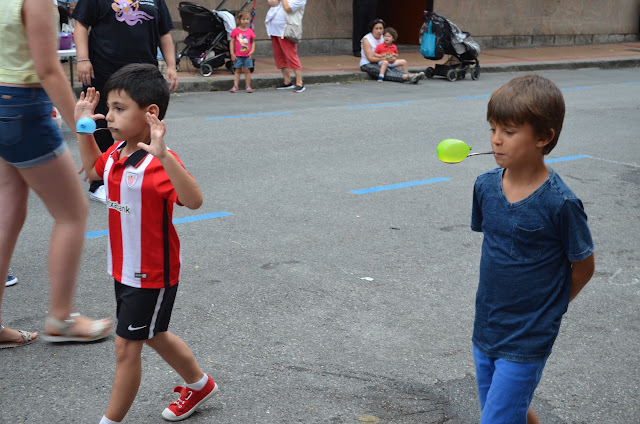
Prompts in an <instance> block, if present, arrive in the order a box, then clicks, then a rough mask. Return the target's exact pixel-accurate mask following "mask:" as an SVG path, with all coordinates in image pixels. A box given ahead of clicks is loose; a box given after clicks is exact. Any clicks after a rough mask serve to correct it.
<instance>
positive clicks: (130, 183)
mask: <svg viewBox="0 0 640 424" xmlns="http://www.w3.org/2000/svg"><path fill="white" fill-rule="evenodd" d="M136 181H138V174H134V173H133V172H127V187H129V188H131V187H133V185H134V184H135V183H136Z"/></svg>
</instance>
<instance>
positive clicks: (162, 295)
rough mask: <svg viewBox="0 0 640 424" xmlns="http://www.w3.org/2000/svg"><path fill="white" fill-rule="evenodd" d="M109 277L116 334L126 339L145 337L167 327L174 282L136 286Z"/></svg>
mask: <svg viewBox="0 0 640 424" xmlns="http://www.w3.org/2000/svg"><path fill="white" fill-rule="evenodd" d="M113 281H114V287H115V291H116V305H117V310H116V314H117V317H118V325H117V327H116V334H117V335H118V336H120V337H122V338H123V339H127V340H148V339H150V338H152V337H153V336H155V335H156V334H158V333H162V332H164V331H167V330H168V329H169V321H170V320H171V311H172V310H173V302H174V301H175V300H176V293H177V292H178V284H176V285H174V286H172V287H169V288H164V289H139V288H137V287H130V286H127V285H126V284H122V283H120V282H119V281H117V280H115V279H114V280H113Z"/></svg>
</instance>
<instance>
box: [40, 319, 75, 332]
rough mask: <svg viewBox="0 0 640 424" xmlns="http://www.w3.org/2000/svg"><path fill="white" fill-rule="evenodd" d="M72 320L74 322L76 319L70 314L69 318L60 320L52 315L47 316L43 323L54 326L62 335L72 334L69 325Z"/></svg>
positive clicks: (71, 323)
mask: <svg viewBox="0 0 640 424" xmlns="http://www.w3.org/2000/svg"><path fill="white" fill-rule="evenodd" d="M74 322H76V320H75V319H74V318H72V317H71V315H69V318H67V319H64V320H60V319H58V318H54V317H52V316H48V317H47V319H46V320H45V323H46V324H47V325H50V326H52V327H55V329H56V330H58V331H59V332H60V333H61V334H62V335H63V336H69V335H71V334H72V333H71V326H72V325H73V323H74Z"/></svg>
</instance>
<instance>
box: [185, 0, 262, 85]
mask: <svg viewBox="0 0 640 424" xmlns="http://www.w3.org/2000/svg"><path fill="white" fill-rule="evenodd" d="M226 1H227V0H223V1H222V3H220V4H219V5H218V7H216V9H215V10H216V11H221V9H220V8H221V7H222V5H223V4H224V3H226ZM250 2H251V0H248V1H247V2H246V3H245V4H244V5H243V6H242V8H240V10H242V9H244V8H245V7H246V6H247V5H248V4H249V3H250ZM178 12H179V13H180V18H181V19H182V29H183V30H184V31H186V32H187V33H188V35H187V38H185V40H184V44H185V47H184V49H182V51H181V52H180V53H178V55H177V56H176V69H177V70H180V59H182V57H183V56H185V55H186V56H187V57H188V58H189V59H190V60H191V64H192V65H193V66H194V67H195V68H196V69H200V74H202V76H205V77H208V76H209V75H211V73H212V72H213V71H214V70H215V69H217V68H220V67H222V66H225V67H226V68H227V69H229V70H232V69H231V67H232V66H233V62H231V60H229V59H230V57H231V55H230V54H229V40H228V34H229V33H227V30H226V29H225V23H224V21H223V19H222V18H221V17H220V16H219V15H218V14H216V13H215V12H214V11H212V10H209V9H207V8H206V7H204V6H201V5H199V4H196V3H192V2H189V1H181V2H180V3H179V4H178ZM223 12H228V13H230V14H231V15H232V16H234V17H235V14H236V13H237V12H238V11H227V10H225V11H223ZM233 25H234V27H235V18H234V22H233Z"/></svg>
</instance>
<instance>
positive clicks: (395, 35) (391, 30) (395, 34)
mask: <svg viewBox="0 0 640 424" xmlns="http://www.w3.org/2000/svg"><path fill="white" fill-rule="evenodd" d="M386 33H389V34H391V37H393V41H396V40H397V39H398V31H396V30H395V29H393V28H391V27H387V28H385V29H384V33H383V34H386Z"/></svg>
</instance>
